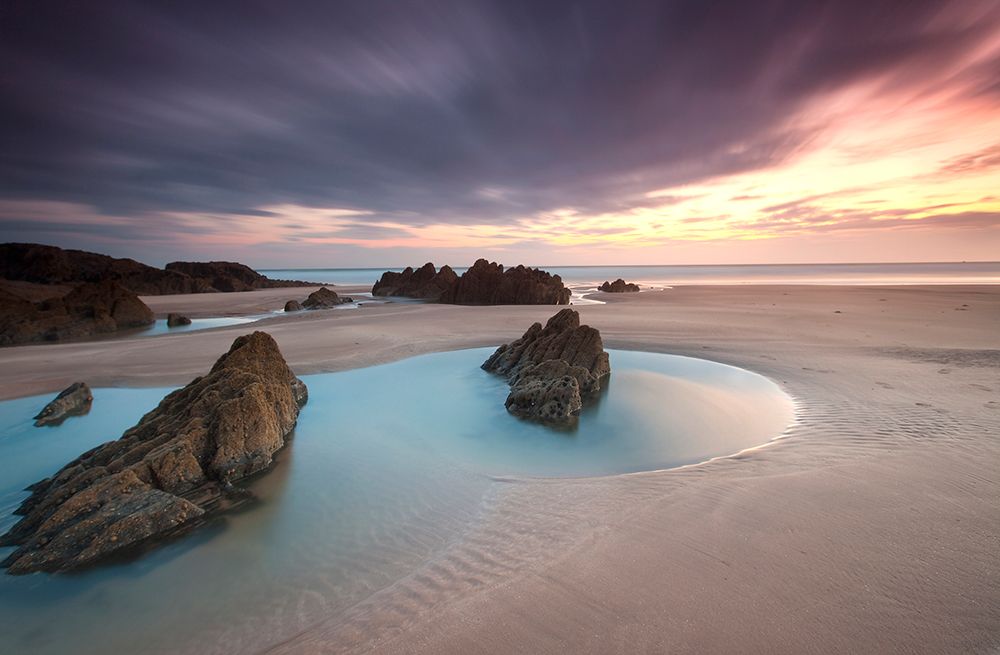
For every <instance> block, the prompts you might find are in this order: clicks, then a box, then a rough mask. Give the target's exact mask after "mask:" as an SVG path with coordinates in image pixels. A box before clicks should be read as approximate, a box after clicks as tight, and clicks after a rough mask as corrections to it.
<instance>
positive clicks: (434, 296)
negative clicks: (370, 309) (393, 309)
mask: <svg viewBox="0 0 1000 655" xmlns="http://www.w3.org/2000/svg"><path fill="white" fill-rule="evenodd" d="M457 281H458V275H456V274H455V271H453V270H451V267H450V266H448V265H444V266H442V267H441V270H440V271H438V270H436V269H435V268H434V264H432V263H430V262H427V263H426V264H424V265H423V266H421V267H420V268H418V269H417V270H415V271H414V270H413V269H412V268H410V267H409V266H407V267H406V268H405V269H404V270H403V272H402V273H395V272H393V271H386V272H385V273H383V274H382V278H381V279H380V280H379V281H378V282H376V283H375V286H373V287H372V295H373V296H403V297H406V298H420V299H422V300H431V301H436V300H439V299H440V298H441V294H443V293H445V292H446V291H447V290H448V289H450V288H451V287H452V286H454V285H455V283H456V282H457Z"/></svg>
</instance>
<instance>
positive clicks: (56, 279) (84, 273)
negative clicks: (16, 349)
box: [0, 243, 313, 295]
mask: <svg viewBox="0 0 1000 655" xmlns="http://www.w3.org/2000/svg"><path fill="white" fill-rule="evenodd" d="M0 278H5V279H8V280H22V281H26V282H37V283H42V284H80V283H83V282H104V281H107V280H113V281H115V282H118V283H119V284H120V285H122V286H123V287H125V288H126V289H128V290H130V291H132V292H133V293H137V294H140V295H162V294H174V293H207V292H213V291H249V290H251V289H270V288H274V287H296V286H313V285H312V284H311V283H309V282H298V281H294V280H271V279H268V278H267V277H266V276H264V275H261V274H260V273H257V272H256V271H254V270H253V269H251V268H249V267H248V266H244V265H243V264H237V263H235V262H172V263H170V264H167V266H166V269H165V270H164V269H159V268H154V267H153V266H147V265H146V264H142V263H140V262H137V261H135V260H133V259H116V258H114V257H108V256H107V255H99V254H97V253H93V252H86V251H83V250H65V249H63V248H57V247H55V246H45V245H41V244H37V243H4V244H0Z"/></svg>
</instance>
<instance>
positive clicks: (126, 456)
mask: <svg viewBox="0 0 1000 655" xmlns="http://www.w3.org/2000/svg"><path fill="white" fill-rule="evenodd" d="M306 397H307V391H306V388H305V385H304V384H303V383H302V381H301V380H299V379H298V378H296V377H295V375H294V374H293V373H292V371H291V370H290V369H289V368H288V365H287V364H286V363H285V360H284V358H283V357H282V356H281V352H280V351H279V350H278V345H277V343H275V341H274V339H273V338H271V336H270V335H268V334H267V333H265V332H254V333H253V334H250V335H247V336H243V337H239V338H238V339H236V341H234V342H233V345H232V347H231V348H230V349H229V352H227V353H226V354H224V355H223V356H222V357H220V358H219V360H218V361H217V362H216V363H215V365H214V366H213V367H212V370H211V371H210V372H209V373H208V374H207V375H205V376H204V377H199V378H195V379H194V380H193V381H192V382H191V383H190V384H188V385H187V386H186V387H184V388H182V389H178V390H177V391H174V392H172V393H170V394H168V395H167V396H166V397H165V398H164V399H163V400H162V401H161V402H160V404H159V405H158V406H157V407H156V408H155V409H154V410H152V411H151V412H149V413H148V414H146V415H145V416H143V417H142V419H141V420H140V421H139V423H138V424H137V425H135V426H134V427H132V428H130V429H128V430H126V431H125V433H124V434H123V435H122V437H121V438H120V439H118V440H117V441H110V442H108V443H105V444H103V445H101V446H98V447H96V448H94V449H92V450H89V451H87V452H86V453H84V454H83V455H81V456H80V457H78V458H77V459H75V460H73V461H72V462H70V463H69V464H67V465H66V466H64V467H63V468H62V469H61V470H60V471H58V472H57V473H56V474H55V475H53V476H52V477H51V478H47V479H45V480H42V481H40V482H37V483H35V484H33V485H32V486H31V487H29V488H28V490H29V491H31V496H29V497H28V498H27V499H26V500H25V501H24V502H23V503H22V504H21V506H20V507H19V508H18V509H17V510H16V512H15V513H16V514H19V515H21V516H23V518H22V519H21V520H20V521H18V523H17V524H15V525H14V527H13V528H11V529H10V531H9V532H8V533H7V534H5V535H3V536H2V537H0V546H17V549H16V550H15V551H14V552H13V553H11V554H10V556H8V557H7V559H5V560H4V561H3V562H2V563H0V565H2V566H5V567H7V571H8V572H9V573H30V572H33V571H50V572H51V571H68V570H71V569H77V568H80V567H83V566H87V565H89V564H92V563H94V562H97V561H99V560H102V559H104V558H107V557H109V556H111V555H113V554H117V553H119V552H121V551H123V550H125V549H132V548H135V547H137V546H139V545H140V544H146V543H149V542H151V541H153V540H156V539H159V538H163V537H166V536H169V535H172V534H174V533H176V532H178V531H181V530H185V529H189V528H191V527H194V525H196V524H197V519H200V518H201V517H204V516H205V515H206V514H207V513H210V512H212V511H217V510H220V509H224V508H225V507H226V504H227V501H231V500H232V499H233V498H237V499H238V498H239V495H238V494H237V493H236V492H235V491H233V490H231V489H230V486H231V484H232V483H233V482H236V481H238V480H241V479H242V478H245V477H247V476H249V475H252V474H254V473H257V472H259V471H263V470H264V469H266V468H267V467H268V466H270V464H271V462H272V457H273V455H274V453H275V452H277V451H278V450H279V449H280V448H281V447H282V446H284V444H285V438H286V437H287V436H288V434H289V432H291V430H292V428H293V427H294V426H295V422H296V420H297V419H298V415H299V408H300V406H301V405H302V404H303V403H304V402H305V401H306ZM243 497H245V495H244V496H243Z"/></svg>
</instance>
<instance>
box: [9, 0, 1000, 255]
mask: <svg viewBox="0 0 1000 655" xmlns="http://www.w3.org/2000/svg"><path fill="white" fill-rule="evenodd" d="M97 5H101V6H100V7H98V6H97ZM0 54H2V57H3V60H4V62H5V64H4V67H3V72H2V74H0V83H2V98H0V241H32V242H41V243H49V244H54V245H59V246H65V247H75V248H82V249H87V250H94V251H98V252H104V253H108V254H113V255H117V256H130V257H134V258H136V259H140V260H143V261H146V262H149V263H153V264H162V263H163V262H165V261H169V260H172V259H210V258H212V259H235V260H240V261H244V262H246V263H249V264H251V265H254V266H257V267H259V268H266V267H293V266H301V267H306V266H316V267H319V266H397V265H405V264H419V263H422V262H424V261H427V260H432V261H435V262H437V263H451V264H454V265H463V264H467V263H470V262H471V261H472V260H474V259H475V258H477V257H479V256H486V257H489V258H492V259H496V260H499V261H502V262H504V263H508V264H514V263H519V262H520V263H526V264H535V265H545V264H548V265H559V264H670V263H769V262H840V261H844V262H849V261H956V260H997V259H1000V3H998V2H996V1H995V0H988V1H985V2H962V1H955V2H922V1H919V0H914V1H909V2H906V1H897V2H879V1H877V0H864V1H857V2H855V1H843V0H840V1H835V2H801V1H799V0H788V1H769V2H752V1H749V0H743V1H738V2H703V1H700V0H699V1H693V2H670V1H663V2H573V3H569V2H549V1H545V2H540V1H537V0H532V1H526V2H515V1H510V0H497V1H496V2H472V1H465V0H462V1H456V2H378V1H375V2H373V1H365V2H355V3H346V2H345V3H341V2H336V3H335V2H318V1H317V2H314V3H300V2H289V3H286V2H256V3H254V2H243V1H241V2H232V3H229V2H190V3H188V2H177V3H170V2H162V3H158V2H118V3H91V2H79V3H69V2H51V3H50V2H44V1H42V2H39V1H37V0H35V1H30V0H29V1H21V0H18V1H7V2H4V3H3V5H2V8H0Z"/></svg>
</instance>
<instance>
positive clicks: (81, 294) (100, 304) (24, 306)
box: [0, 281, 154, 346]
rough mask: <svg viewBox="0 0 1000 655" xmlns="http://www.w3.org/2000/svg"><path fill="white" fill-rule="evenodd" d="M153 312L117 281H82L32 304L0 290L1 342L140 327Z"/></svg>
mask: <svg viewBox="0 0 1000 655" xmlns="http://www.w3.org/2000/svg"><path fill="white" fill-rule="evenodd" d="M153 320H154V319H153V312H152V310H150V309H149V307H147V306H146V304H145V303H143V302H142V301H141V300H139V298H138V296H136V295H135V294H134V293H132V292H131V291H129V290H128V289H125V288H124V287H122V286H120V285H119V284H118V283H116V282H110V281H106V282H100V283H97V284H81V285H80V286H78V287H75V288H74V289H72V290H71V291H70V292H69V293H67V294H66V295H65V296H62V297H56V298H49V299H47V300H43V301H41V302H37V303H32V302H29V301H27V300H23V299H21V298H18V297H16V296H14V295H13V294H10V293H6V292H2V291H0V345H4V346H7V345H15V344H19V343H31V342H38V341H63V340H67V339H78V338H82V337H89V336H94V335H97V334H105V333H109V332H115V331H116V330H124V329H127V328H136V327H143V326H146V325H151V324H152V323H153Z"/></svg>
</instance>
